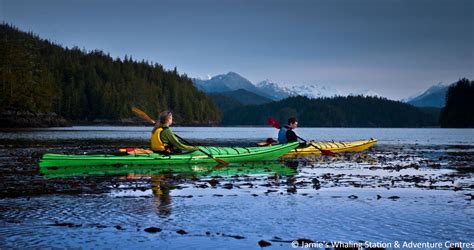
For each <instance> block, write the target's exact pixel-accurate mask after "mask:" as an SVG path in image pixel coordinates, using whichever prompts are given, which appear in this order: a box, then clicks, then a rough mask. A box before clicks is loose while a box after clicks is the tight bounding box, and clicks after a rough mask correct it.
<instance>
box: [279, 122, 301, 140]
mask: <svg viewBox="0 0 474 250" xmlns="http://www.w3.org/2000/svg"><path fill="white" fill-rule="evenodd" d="M297 127H298V120H297V119H296V118H295V117H291V118H289V119H288V125H285V126H283V127H281V128H280V131H278V142H279V143H281V144H283V143H288V142H295V141H298V136H297V135H296V133H295V131H293V130H294V129H296V128H297Z"/></svg>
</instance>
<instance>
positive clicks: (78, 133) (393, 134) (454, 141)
mask: <svg viewBox="0 0 474 250" xmlns="http://www.w3.org/2000/svg"><path fill="white" fill-rule="evenodd" d="M150 131H151V128H150V127H93V126H86V127H81V126H77V127H70V128H48V129H33V130H32V129H27V130H14V131H3V132H2V131H0V139H14V140H15V139H25V140H61V139H64V140H69V139H76V140H84V139H132V140H144V141H146V140H148V139H149V137H150ZM173 131H174V132H176V133H178V134H179V135H181V137H183V138H187V139H194V140H198V141H199V140H205V141H206V140H209V141H216V142H219V141H233V142H234V141H252V142H254V141H259V140H263V139H266V138H268V137H273V138H276V137H277V131H276V129H274V128H263V127H259V128H255V127H220V128H209V127H175V128H173ZM297 132H298V135H299V136H301V137H303V138H305V139H307V140H311V139H312V140H321V141H331V140H335V141H355V140H361V139H369V138H376V139H378V140H379V142H380V143H382V144H421V145H473V144H474V129H439V128H433V129H403V128H400V129H399V128H298V129H297Z"/></svg>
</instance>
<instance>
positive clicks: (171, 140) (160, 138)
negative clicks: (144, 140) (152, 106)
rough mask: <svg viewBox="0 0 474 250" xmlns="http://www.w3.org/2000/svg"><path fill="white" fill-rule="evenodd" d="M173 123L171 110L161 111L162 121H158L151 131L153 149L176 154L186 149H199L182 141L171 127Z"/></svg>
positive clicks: (187, 150)
mask: <svg viewBox="0 0 474 250" xmlns="http://www.w3.org/2000/svg"><path fill="white" fill-rule="evenodd" d="M172 123H173V114H172V113H171V111H163V112H161V113H160V122H159V123H156V125H155V127H154V128H153V131H152V132H151V149H152V150H153V151H155V152H158V153H164V154H176V153H182V152H185V151H186V152H189V151H196V150H199V148H197V147H193V146H188V145H185V144H183V143H181V142H180V141H179V140H178V138H177V137H176V135H175V134H174V133H173V131H171V129H170V126H171V124H172Z"/></svg>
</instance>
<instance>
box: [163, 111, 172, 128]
mask: <svg viewBox="0 0 474 250" xmlns="http://www.w3.org/2000/svg"><path fill="white" fill-rule="evenodd" d="M172 123H173V114H172V113H171V111H163V112H161V113H160V124H161V125H166V126H168V127H169V126H171V124H172Z"/></svg>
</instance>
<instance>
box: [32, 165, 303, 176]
mask: <svg viewBox="0 0 474 250" xmlns="http://www.w3.org/2000/svg"><path fill="white" fill-rule="evenodd" d="M39 171H40V173H41V174H43V175H44V178H46V179H53V178H72V177H91V176H109V175H114V176H128V177H129V178H133V177H134V176H140V177H143V176H148V177H152V176H158V175H164V176H173V177H177V176H179V177H182V178H191V177H205V176H217V175H219V176H232V175H242V174H268V175H272V174H279V175H282V176H292V175H294V174H296V170H295V169H294V168H291V167H287V166H285V165H283V164H281V163H279V162H253V163H246V164H230V165H227V166H221V165H214V164H193V165H191V164H183V165H164V166H163V165H159V166H153V165H144V166H83V167H78V166H74V167H61V168H57V167H43V168H40V170H39Z"/></svg>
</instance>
